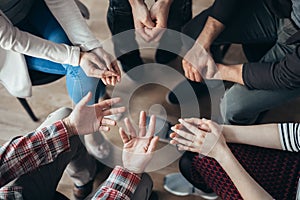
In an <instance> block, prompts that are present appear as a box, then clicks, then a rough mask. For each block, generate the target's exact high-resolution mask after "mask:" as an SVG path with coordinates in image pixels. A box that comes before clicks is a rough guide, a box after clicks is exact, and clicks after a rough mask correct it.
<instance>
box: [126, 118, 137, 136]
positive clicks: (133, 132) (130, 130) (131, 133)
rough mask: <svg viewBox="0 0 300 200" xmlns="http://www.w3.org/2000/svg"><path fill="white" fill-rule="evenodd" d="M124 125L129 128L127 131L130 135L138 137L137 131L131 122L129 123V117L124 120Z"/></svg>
mask: <svg viewBox="0 0 300 200" xmlns="http://www.w3.org/2000/svg"><path fill="white" fill-rule="evenodd" d="M124 123H125V126H126V128H127V131H128V132H129V134H130V135H131V136H132V137H137V135H136V133H135V129H134V128H133V126H132V124H131V122H130V121H129V119H128V118H127V117H126V118H125V119H124Z"/></svg>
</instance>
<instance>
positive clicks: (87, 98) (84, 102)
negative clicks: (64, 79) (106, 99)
mask: <svg viewBox="0 0 300 200" xmlns="http://www.w3.org/2000/svg"><path fill="white" fill-rule="evenodd" d="M92 96H93V95H92V93H91V92H88V93H87V95H85V96H84V97H83V98H82V99H81V100H80V101H79V102H78V104H77V106H78V107H82V106H85V105H87V103H88V102H89V101H90V100H91V99H92Z"/></svg>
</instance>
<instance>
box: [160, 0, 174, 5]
mask: <svg viewBox="0 0 300 200" xmlns="http://www.w3.org/2000/svg"><path fill="white" fill-rule="evenodd" d="M157 1H161V2H164V3H166V4H168V5H171V4H172V3H173V0H157Z"/></svg>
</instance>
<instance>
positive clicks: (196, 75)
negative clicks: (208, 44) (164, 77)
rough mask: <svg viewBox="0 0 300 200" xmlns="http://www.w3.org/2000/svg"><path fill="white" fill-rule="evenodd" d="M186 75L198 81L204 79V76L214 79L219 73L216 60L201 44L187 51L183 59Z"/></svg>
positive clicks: (196, 44)
mask: <svg viewBox="0 0 300 200" xmlns="http://www.w3.org/2000/svg"><path fill="white" fill-rule="evenodd" d="M182 67H183V70H184V75H185V76H186V77H187V78H188V79H190V80H192V81H196V82H201V81H203V78H206V79H213V78H214V76H215V75H216V73H217V65H216V64H215V61H214V60H213V58H212V57H211V55H210V54H209V53H208V51H207V50H205V49H204V48H203V47H202V46H201V45H200V44H198V43H195V44H194V46H193V47H192V48H191V49H190V50H189V51H188V52H187V53H186V55H185V56H184V58H183V60H182Z"/></svg>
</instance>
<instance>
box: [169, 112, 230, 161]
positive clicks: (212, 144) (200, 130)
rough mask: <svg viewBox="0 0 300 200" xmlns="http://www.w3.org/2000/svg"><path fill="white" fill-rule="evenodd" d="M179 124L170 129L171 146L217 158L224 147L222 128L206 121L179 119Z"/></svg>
mask: <svg viewBox="0 0 300 200" xmlns="http://www.w3.org/2000/svg"><path fill="white" fill-rule="evenodd" d="M179 122H180V124H177V125H175V126H174V127H172V128H171V129H172V130H173V131H174V132H173V133H171V135H170V137H171V138H172V140H171V141H170V143H171V144H177V145H178V149H179V150H186V151H192V152H196V153H199V154H202V155H205V156H209V157H213V158H217V157H218V156H219V155H220V152H222V150H220V149H222V148H224V147H226V141H225V138H224V136H223V135H222V127H221V126H220V125H218V124H217V123H215V122H213V121H211V120H206V119H195V118H190V119H184V120H183V119H179Z"/></svg>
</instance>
